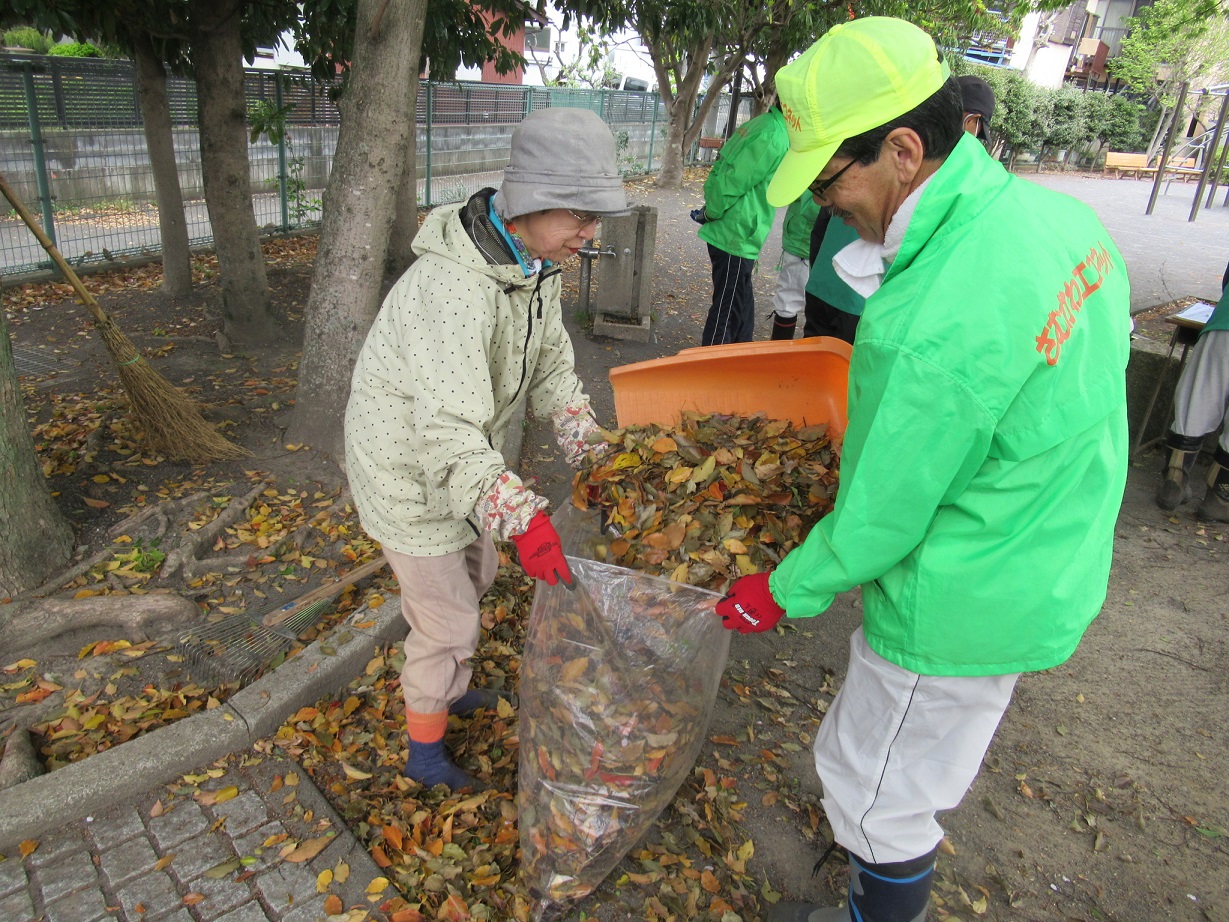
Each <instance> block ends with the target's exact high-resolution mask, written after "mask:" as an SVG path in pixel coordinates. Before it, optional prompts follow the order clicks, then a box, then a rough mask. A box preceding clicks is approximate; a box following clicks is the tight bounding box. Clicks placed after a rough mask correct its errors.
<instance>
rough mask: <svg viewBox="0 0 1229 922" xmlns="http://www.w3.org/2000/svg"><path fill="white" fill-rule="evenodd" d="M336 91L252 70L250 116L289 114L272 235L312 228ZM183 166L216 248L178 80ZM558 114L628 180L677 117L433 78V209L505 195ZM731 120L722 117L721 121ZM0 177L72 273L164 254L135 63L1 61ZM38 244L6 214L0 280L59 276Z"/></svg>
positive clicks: (274, 164) (658, 149) (422, 103)
mask: <svg viewBox="0 0 1229 922" xmlns="http://www.w3.org/2000/svg"><path fill="white" fill-rule="evenodd" d="M334 89H335V87H333V86H332V85H330V84H322V83H319V82H316V81H314V80H312V79H311V77H310V76H309V75H308V74H307V73H306V72H298V71H267V70H248V71H247V72H246V92H247V97H248V103H249V106H251V105H253V104H256V103H259V102H261V101H265V102H269V103H272V104H274V105H276V106H277V107H278V108H282V107H285V106H290V109H289V112H288V114H287V131H286V132H285V136H284V137H283V138H282V140H281V141H280V142H279V143H271V142H270V141H268V140H267V139H266V138H263V137H262V138H259V139H258V140H256V141H254V142H251V143H249V146H248V157H249V162H250V165H251V184H252V207H253V211H254V213H255V215H256V220H257V224H258V225H259V226H260V227H261V228H262V230H263V231H265V232H268V233H273V232H278V231H287V230H293V229H298V228H304V227H310V226H312V225H315V224H318V223H319V220H320V208H321V202H320V200H321V196H322V195H323V191H324V187H325V185H326V183H327V182H328V176H329V170H330V169H331V167H332V162H333V154H334V151H335V149H336V144H337V133H338V128H339V125H340V114H339V112H338V110H337V106H336V104H335V103H334V102H333V99H332V95H331V92H332V90H334ZM168 95H169V97H170V107H171V115H172V125H173V128H172V133H173V138H174V147H175V159H176V163H177V164H178V167H179V179H180V185H181V187H182V190H183V197H184V207H185V212H186V217H187V222H188V233H189V238H190V240H191V242H192V244H193V245H203V244H208V243H210V242H212V239H213V233H212V229H211V227H210V224H209V215H208V212H207V209H206V208H205V202H204V192H203V184H202V180H201V169H200V143H199V137H198V135H197V129H196V88H195V85H194V84H193V82H192V81H191V80H189V79H186V78H181V77H169V78H168ZM549 106H572V107H581V108H588V109H592V110H593V111H595V112H597V113H598V114H599V115H601V116H602V118H603V119H605V120H606V122H607V123H608V124H609V125H610V126H611V130H612V131H613V132H614V133H615V137H616V139H617V141H618V146H619V147H618V157H619V164H620V168H621V169H622V170H623V171H624V173H626V174H628V175H631V174H640V173H647V172H651V171H653V170H654V169H656V168H657V167H658V166H659V165H660V163H661V155H662V147H663V142H664V138H665V110H664V107H663V106H662V103H661V100H660V98H659V97H658V96H657V94H655V93H637V92H631V91H619V90H586V89H560V88H544V87H525V86H509V85H503V84H483V83H457V82H452V83H441V82H425V83H423V84H422V86H421V88H420V92H419V95H418V112H417V130H418V138H417V140H418V145H417V175H418V197H419V202H420V203H421V204H422V205H423V206H427V207H430V206H434V205H438V204H442V203H444V202H449V201H459V200H461V199H463V198H465V197H467V196H469V195H470V194H472V193H473V192H475V191H477V190H478V189H480V188H482V187H484V186H488V185H495V184H498V182H499V177H500V174H501V172H502V170H503V168H504V166H505V165H506V164H507V162H508V157H509V141H510V137H511V134H512V129H513V128H515V127H516V125H517V124H518V123H519V122H520V121H521V120H522V119H523V118H524V117H525V115H527V114H528V113H530V112H532V111H534V110H536V109H541V108H546V107H549ZM721 117H722V118H724V116H721ZM0 172H2V173H3V174H4V175H5V177H6V178H7V179H8V181H9V184H10V185H11V186H12V187H13V188H14V189H15V190H16V191H17V193H18V194H19V195H21V196H22V198H23V199H25V201H26V202H27V204H28V205H29V207H30V210H31V211H33V212H35V213H36V214H38V215H40V216H41V220H42V224H43V228H44V230H45V231H46V232H47V233H48V235H49V236H51V238H52V239H53V240H54V241H56V244H57V246H58V247H59V248H60V250H61V251H62V252H63V253H64V254H65V256H66V257H67V258H68V259H69V260H70V261H71V262H73V263H74V264H78V265H80V264H88V263H91V262H105V261H109V260H111V259H113V258H117V257H123V256H133V255H143V254H150V255H154V254H156V253H158V251H159V249H160V239H159V233H158V210H157V209H158V205H157V198H156V196H155V194H154V185H153V174H152V171H151V169H150V165H149V157H148V152H147V150H146V146H145V136H144V132H143V129H142V118H141V111H140V105H139V100H138V97H137V89H136V75H135V70H134V68H133V66H132V64H131V63H130V62H128V61H99V60H92V59H73V58H60V57H50V56H43V55H15V54H9V53H0ZM49 266H50V262H49V261H48V260H47V258H46V256H45V254H44V253H43V251H42V249H41V248H40V247H39V245H38V243H37V241H36V240H35V239H34V236H33V234H31V233H30V232H29V230H28V229H26V228H25V226H24V225H23V224H22V223H21V221H20V219H18V218H17V216H16V215H15V214H14V213H11V212H7V211H4V212H0V274H4V275H13V274H18V273H25V272H30V271H37V270H41V269H45V268H49Z"/></svg>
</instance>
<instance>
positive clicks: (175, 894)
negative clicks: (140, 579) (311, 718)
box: [0, 444, 520, 922]
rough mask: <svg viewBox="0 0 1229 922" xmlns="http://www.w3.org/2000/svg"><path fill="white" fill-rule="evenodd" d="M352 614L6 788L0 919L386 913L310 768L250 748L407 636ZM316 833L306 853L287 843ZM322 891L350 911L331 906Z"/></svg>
mask: <svg viewBox="0 0 1229 922" xmlns="http://www.w3.org/2000/svg"><path fill="white" fill-rule="evenodd" d="M515 449H516V451H517V452H518V453H519V451H520V446H519V444H517V445H516V446H515ZM352 617H353V616H352ZM361 617H362V618H364V619H367V620H365V621H364V622H363V623H364V626H363V627H362V628H359V627H357V626H356V625H355V624H354V623H352V622H350V621H347V622H345V623H344V627H345V629H344V630H338V631H334V632H333V633H332V634H330V635H329V637H328V638H327V639H326V641H316V642H315V643H313V644H311V645H310V646H308V647H307V648H306V649H305V650H303V651H302V652H301V653H299V654H298V655H297V656H296V657H295V658H294V660H292V661H290V663H291V664H292V665H293V667H294V668H282V669H276V670H274V671H273V672H271V673H269V674H268V675H266V676H264V677H263V678H261V679H260V680H258V681H257V682H254V683H253V684H251V685H249V686H248V687H246V688H244V689H242V690H240V691H239V692H237V693H236V694H235V695H233V696H232V697H231V698H230V699H229V700H228V701H227V702H226V703H225V704H223V705H222V706H221V707H218V708H214V709H213V710H209V711H205V712H202V713H198V714H194V715H193V716H191V717H188V718H186V719H184V720H180V721H177V722H175V723H173V724H170V725H168V726H165V727H162V728H160V729H158V730H155V731H154V732H153V733H148V734H146V735H144V736H139V737H137V738H135V739H133V740H130V741H129V742H127V743H124V744H123V745H122V746H116V747H115V748H113V749H108V750H105V751H103V752H100V753H97V754H95V755H92V756H90V757H89V758H88V759H84V760H82V761H80V762H74V763H72V764H70V765H67V766H65V767H64V768H61V769H58V770H57V771H54V772H51V773H49V774H45V775H40V776H38V777H36V778H32V779H31V780H29V781H26V782H24V783H22V784H18V785H16V786H15V787H11V788H9V789H7V790H4V791H0V854H3V855H5V856H6V858H7V860H5V861H0V922H35V920H39V922H95V920H100V919H106V920H111V922H163V920H173V922H215V920H224V922H269V920H272V922H282V920H287V922H315V920H323V919H325V918H328V919H332V920H337V919H338V918H343V919H348V920H351V922H360V920H363V919H376V920H381V919H384V918H385V916H384V915H383V914H382V913H380V912H379V911H378V909H377V908H376V907H377V906H378V904H379V903H380V902H383V900H385V899H387V898H389V897H390V896H392V895H394V894H393V892H391V891H390V892H388V893H384V894H383V895H380V894H378V893H377V894H375V901H374V902H372V901H369V900H368V899H367V887H368V885H369V884H370V883H371V882H372V881H374V880H376V879H377V878H379V877H380V876H381V875H380V873H379V870H378V869H377V868H376V866H375V864H374V862H372V860H371V858H370V857H369V856H368V854H367V852H366V849H364V848H363V846H362V845H360V844H359V842H358V841H357V840H356V839H355V838H354V836H353V835H352V834H351V833H350V831H349V829H348V828H347V827H346V825H345V823H344V822H343V821H342V820H341V819H340V818H339V817H337V815H336V814H335V813H334V812H333V810H332V808H331V807H330V806H329V804H328V802H327V800H326V799H325V797H324V795H323V794H321V793H320V791H319V790H318V789H317V788H316V787H315V786H314V785H313V784H312V782H311V779H310V777H309V776H308V775H307V773H306V772H305V771H303V770H302V769H300V768H299V767H298V765H297V764H296V763H294V762H293V761H290V760H286V759H281V758H277V757H276V756H271V755H261V751H268V750H269V749H270V747H268V746H267V745H259V746H258V745H257V744H258V743H260V742H261V741H262V740H267V739H268V738H269V737H271V736H272V735H273V734H274V733H275V732H276V730H277V728H278V727H279V726H281V724H282V723H283V722H284V721H285V720H286V718H287V717H289V716H290V715H291V714H293V713H295V711H297V710H298V709H299V708H300V707H303V706H304V705H307V704H313V703H315V702H316V701H318V700H320V699H321V698H323V697H326V696H328V695H331V694H335V693H337V692H338V691H340V690H341V689H342V688H343V687H344V686H345V685H346V684H347V683H348V682H350V680H351V679H353V677H354V676H356V675H359V674H361V673H362V670H363V667H364V665H365V664H366V663H367V661H368V660H369V659H370V658H371V656H372V654H373V652H374V651H376V650H377V649H379V648H380V647H382V646H383V644H384V643H385V642H387V641H388V640H392V639H396V638H399V637H401V636H404V634H405V623H404V621H402V619H401V613H400V607H399V606H397V605H384V606H381V607H380V608H379V609H378V610H377V611H375V612H371V611H370V610H366V611H364V613H363V614H362V616H361ZM232 753H234V754H235V755H230V754H232ZM219 760H222V761H219ZM322 837H329V839H330V840H329V841H328V842H327V843H325V842H317V844H320V845H324V846H325V847H324V848H323V849H322V850H321V851H320V853H319V854H318V855H316V856H315V857H311V858H310V859H309V860H304V861H299V860H297V858H298V857H300V856H305V853H304V852H299V854H298V856H296V855H295V854H294V853H293V852H292V851H291V849H290V846H292V845H294V846H297V847H302V846H303V843H306V842H308V841H310V840H313V839H315V840H320V839H321V838H322ZM31 849H33V850H31ZM23 853H24V854H23ZM341 865H344V866H345V870H343V871H341V873H339V871H338V869H339V867H340V866H341ZM325 870H331V871H332V872H333V878H332V882H331V883H330V885H329V886H328V887H326V888H325V889H324V890H323V892H318V891H317V876H318V875H319V874H320V873H321V872H323V871H325ZM329 896H336V897H337V898H338V899H339V900H340V901H341V906H342V907H343V908H344V909H345V910H346V912H345V913H343V914H341V915H340V916H339V915H338V914H336V913H334V914H332V915H326V912H325V905H326V903H325V901H326V900H327V899H328V898H329Z"/></svg>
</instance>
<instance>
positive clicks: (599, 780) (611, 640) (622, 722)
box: [517, 509, 729, 922]
mask: <svg viewBox="0 0 1229 922" xmlns="http://www.w3.org/2000/svg"><path fill="white" fill-rule="evenodd" d="M564 512H565V513H566V512H567V510H564ZM576 517H582V514H581V513H579V512H578V511H577V510H574V509H572V510H571V512H570V513H569V514H566V515H563V516H562V518H563V519H564V520H563V521H559V520H560V518H561V516H560V514H557V515H556V528H557V529H559V531H560V535H561V538H562V540H563V544H564V547H565V548H567V549H569V550H571V549H574V548H575V549H581V548H583V549H584V550H585V552H587V553H593V552H594V550H595V547H596V548H597V550H598V551H599V552H600V543H601V541H600V537H595V536H598V530H597V527H596V522H593V523H592V525H591V527H589V526H588V525H587V524H586V522H585V521H583V517H582V520H581V521H579V522H578V521H576ZM568 565H569V567H570V568H571V570H572V578H573V586H574V589H572V590H568V589H567V588H565V587H564V586H562V585H557V586H546V585H543V584H539V586H538V588H537V590H536V595H535V598H534V603H533V609H532V612H531V614H530V619H529V629H528V632H527V637H526V641H525V652H524V656H523V658H522V661H521V684H520V768H519V783H518V787H519V791H518V797H517V802H518V807H519V813H520V820H519V823H520V836H521V862H522V864H521V873H522V877H523V880H524V882H525V884H526V887H527V888H528V890H529V892H530V894H531V896H532V897H533V899H534V905H533V910H532V912H533V915H532V917H533V919H534V920H536V922H545V920H549V919H554V918H557V917H559V916H561V915H562V914H563V912H564V911H565V910H566V908H567V907H568V905H569V904H571V903H573V902H574V901H576V900H579V899H581V898H582V897H584V896H586V895H588V894H589V893H590V892H592V891H593V890H594V889H595V888H596V887H597V886H598V884H600V883H601V882H602V880H603V879H605V877H606V875H608V874H609V873H610V871H611V870H612V869H613V868H614V866H615V865H616V864H618V862H619V861H620V860H621V859H622V858H623V856H624V855H626V854H627V853H628V852H629V851H630V850H631V848H632V847H633V846H634V845H635V844H636V842H637V841H639V839H640V838H641V837H642V836H643V835H644V834H645V832H646V831H647V830H648V828H649V826H650V825H651V824H652V823H653V821H654V820H656V819H657V817H658V816H659V815H660V814H661V811H662V810H663V809H665V807H666V806H667V805H668V804H669V803H670V801H671V799H673V797H674V795H675V793H676V792H677V790H678V788H679V786H680V785H681V784H682V782H683V780H684V779H685V778H686V777H687V775H688V774H689V772H690V771H691V768H692V765H693V764H694V763H695V760H696V757H697V755H698V754H699V751H700V747H701V745H702V743H703V741H704V734H705V731H706V729H707V727H708V723H709V719H710V718H711V716H712V712H713V706H714V703H715V701H716V697H717V686H718V683H719V681H720V679H721V673H722V670H723V669H724V668H725V660H726V655H727V653H728V650H729V632H728V631H726V630H725V629H724V628H723V627H722V626H721V620H720V619H719V618H718V617H717V616H716V614H715V613H714V611H713V606H714V604H715V603H716V601H717V599H719V598H720V596H719V595H718V594H717V593H714V592H709V591H707V590H704V589H698V588H696V587H694V586H686V585H682V584H680V583H674V582H670V581H669V580H665V579H661V578H660V577H655V576H647V575H645V574H642V573H637V572H635V571H632V570H627V569H624V568H622V567H615V566H611V565H609V564H604V563H599V562H596V561H592V560H585V559H580V558H575V557H569V559H568Z"/></svg>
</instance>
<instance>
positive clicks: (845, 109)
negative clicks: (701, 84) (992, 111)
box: [768, 16, 951, 208]
mask: <svg viewBox="0 0 1229 922" xmlns="http://www.w3.org/2000/svg"><path fill="white" fill-rule="evenodd" d="M950 73H951V71H950V70H949V68H948V66H947V62H946V61H944V60H943V56H942V55H941V54H940V53H939V50H938V49H937V48H936V47H935V42H934V39H932V38H931V37H930V36H929V35H927V34H926V33H925V32H923V31H922V30H921V29H919V28H918V27H917V26H915V25H913V23H909V22H905V21H904V20H903V19H894V18H892V17H890V16H868V17H866V18H865V19H854V20H852V21H850V22H845V23H841V24H840V25H837V26H833V27H832V28H831V29H829V30H828V31H827V32H826V33H824V35H823V37H821V38H820V39H819V41H817V42H816V43H815V44H814V45H812V46H811V47H810V48H808V49H807V50H806V51H804V52H803V53H802V54H801V55H800V56H799V57H798V58H796V59H795V60H793V61H791V62H790V63H789V64H787V65H785V66H784V67H783V68H781V69H780V70H779V71H777V96H778V98H779V99H780V100H781V111H782V113H783V114H784V115H785V126H786V130H787V132H788V134H789V151H788V152H787V153H786V154H785V159H784V160H782V161H781V165H780V166H779V167H777V172H776V173H775V174H774V175H773V177H772V182H770V183H769V184H768V203H769V204H770V205H772V206H774V207H777V208H781V207H783V206H785V205H788V204H790V203H791V202H793V201H795V200H796V199H797V198H798V196H800V195H802V193H803V192H804V191H806V188H807V186H809V185H810V184H811V183H812V182H814V181H815V177H816V176H818V175H819V173H820V171H821V170H822V169H823V168H824V167H825V166H827V164H828V161H829V160H831V159H832V155H833V154H834V153H836V149H837V148H838V147H840V146H841V143H842V142H844V141H845V140H846V139H848V138H852V137H855V136H857V135H860V134H862V132H864V131H870V130H871V129H872V128H878V127H879V126H880V125H883V124H885V123H886V122H890V121H891V120H892V119H894V118H897V117H898V116H901V115H904V114H905V113H906V112H909V111H910V110H912V109H914V108H916V107H917V106H919V105H920V104H921V103H923V102H924V101H925V100H927V99H929V98H930V97H931V96H932V95H934V94H935V93H936V92H937V91H938V90H939V88H940V87H942V86H943V84H944V82H945V81H946V80H947V78H948V76H949V75H950Z"/></svg>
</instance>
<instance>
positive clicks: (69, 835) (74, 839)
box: [26, 826, 86, 868]
mask: <svg viewBox="0 0 1229 922" xmlns="http://www.w3.org/2000/svg"><path fill="white" fill-rule="evenodd" d="M85 850H86V844H85V835H84V834H83V833H82V831H81V829H80V828H78V827H76V826H66V827H65V828H63V829H58V830H56V831H55V832H52V833H48V834H47V835H43V836H39V837H38V848H37V849H35V850H34V852H33V853H32V854H31V855H30V856H29V857H28V858H26V864H28V865H29V866H30V867H32V868H41V867H43V866H45V865H48V864H55V863H56V862H57V861H60V860H61V859H62V858H63V857H64V856H66V855H71V854H73V853H74V852H84V851H85Z"/></svg>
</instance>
